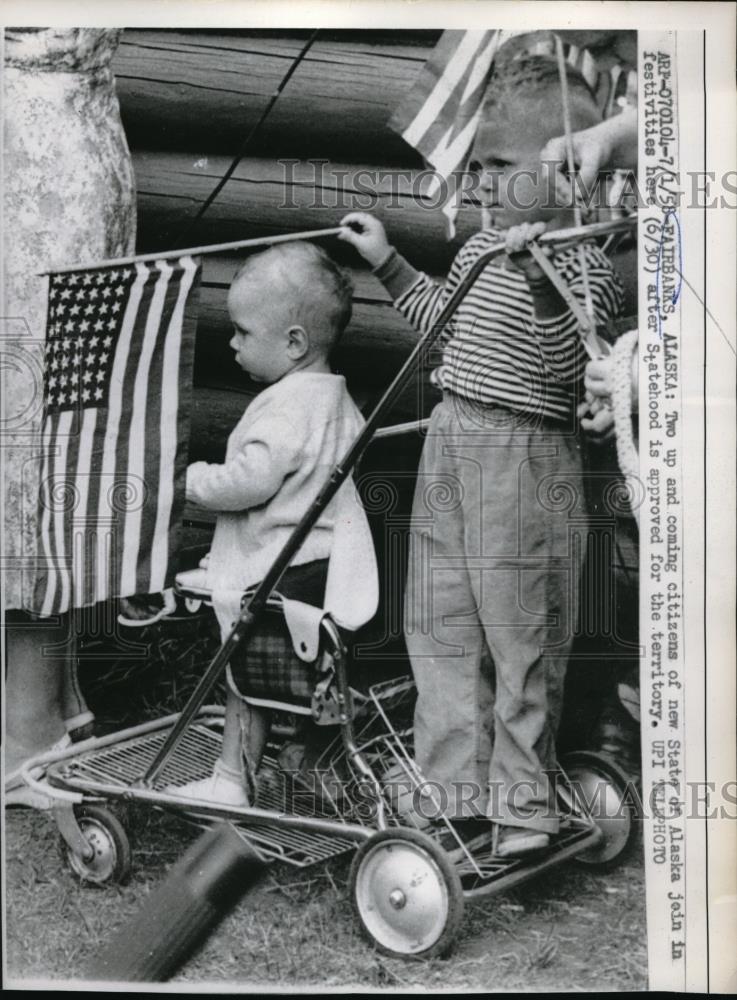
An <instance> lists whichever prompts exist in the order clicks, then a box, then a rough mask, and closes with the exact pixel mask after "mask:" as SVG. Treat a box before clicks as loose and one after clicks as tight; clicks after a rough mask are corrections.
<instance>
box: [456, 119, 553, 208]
mask: <svg viewBox="0 0 737 1000" xmlns="http://www.w3.org/2000/svg"><path fill="white" fill-rule="evenodd" d="M526 103H527V102H525V103H524V104H523V103H522V102H520V106H519V107H518V112H519V113H518V114H515V115H514V117H507V116H506V114H504V112H503V111H497V112H496V113H494V114H493V116H490V117H487V119H486V120H485V121H483V122H482V123H481V125H480V126H479V130H478V132H477V135H476V141H475V143H474V147H473V150H472V153H471V160H470V168H469V169H471V170H472V171H474V172H476V173H478V176H479V186H478V189H477V190H478V196H479V200H480V201H481V204H482V205H483V206H484V207H485V208H487V209H488V210H489V212H490V215H491V220H492V225H494V226H499V227H501V228H508V227H509V226H514V225H518V224H519V223H522V222H538V221H540V220H543V219H544V220H548V219H550V218H552V216H554V215H557V214H558V213H559V211H560V209H559V208H558V207H557V206H556V205H555V201H554V197H553V189H552V183H551V177H550V174H549V172H548V169H547V168H546V167H544V166H543V165H542V164H541V163H540V150H541V149H542V148H543V146H544V145H545V143H546V142H547V141H548V139H552V138H554V137H555V136H557V135H559V134H560V129H559V127H558V123H557V122H552V123H551V122H549V121H545V118H544V115H542V114H541V109H540V108H535V107H534V105H532V104H530V105H529V106H527V107H525V104H526Z"/></svg>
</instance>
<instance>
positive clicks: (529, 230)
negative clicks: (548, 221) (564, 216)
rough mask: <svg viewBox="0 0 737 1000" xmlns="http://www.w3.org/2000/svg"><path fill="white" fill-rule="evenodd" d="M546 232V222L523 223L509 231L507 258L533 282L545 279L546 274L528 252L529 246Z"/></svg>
mask: <svg viewBox="0 0 737 1000" xmlns="http://www.w3.org/2000/svg"><path fill="white" fill-rule="evenodd" d="M544 232H545V223H544V222H532V223H530V222H523V223H522V225H520V226H512V227H511V229H508V230H507V238H506V251H507V257H509V260H510V261H511V262H512V264H514V266H515V267H517V268H519V270H520V271H522V272H524V274H525V276H526V277H527V278H530V279H533V280H539V279H540V278H542V277H544V276H545V272H544V271H543V269H542V268H541V267H540V265H539V264H538V263H537V261H536V260H535V259H534V258H533V256H532V254H531V253H530V252H529V250H527V244H528V243H531V242H532V240H534V239H537V237H538V236H540V235H541V234H542V233H544Z"/></svg>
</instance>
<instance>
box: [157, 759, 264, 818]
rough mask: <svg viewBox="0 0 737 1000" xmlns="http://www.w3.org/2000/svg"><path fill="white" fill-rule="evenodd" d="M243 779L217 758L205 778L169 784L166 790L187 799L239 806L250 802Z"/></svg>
mask: <svg viewBox="0 0 737 1000" xmlns="http://www.w3.org/2000/svg"><path fill="white" fill-rule="evenodd" d="M244 781H245V779H244V776H243V775H242V774H241V773H239V772H238V771H235V770H233V769H232V768H230V767H228V766H227V765H226V764H224V763H223V762H222V760H219V759H218V760H217V761H215V766H214V768H213V770H212V774H211V775H209V776H208V777H207V778H202V779H200V780H199V781H190V782H188V783H187V784H186V785H169V786H168V787H167V789H166V790H167V792H171V793H172V794H173V795H182V796H186V797H187V798H188V799H198V800H200V801H201V802H210V803H213V804H215V805H219V806H235V807H236V808H240V807H241V806H249V805H250V804H251V803H250V801H249V799H248V792H247V791H246V788H245V784H244Z"/></svg>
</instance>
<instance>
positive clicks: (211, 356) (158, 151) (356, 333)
mask: <svg viewBox="0 0 737 1000" xmlns="http://www.w3.org/2000/svg"><path fill="white" fill-rule="evenodd" d="M439 34H440V33H439V32H437V31H427V32H417V31H404V32H403V31H393V32H390V31H360V32H358V31H340V32H335V31H333V32H328V31H326V32H324V33H321V35H320V36H319V37H318V38H317V40H316V41H315V43H314V44H313V46H312V48H311V49H310V51H309V53H308V55H307V57H306V58H305V60H304V61H303V62H302V64H301V65H300V66H299V67H298V69H297V70H296V72H295V73H294V76H293V77H292V79H291V80H290V81H289V83H288V84H287V86H286V87H285V89H284V91H283V92H282V94H281V96H280V97H279V99H278V101H277V102H276V104H275V106H274V108H273V110H272V112H271V113H270V115H269V117H268V118H267V120H266V122H265V124H264V126H263V128H262V129H260V131H259V132H258V135H257V137H256V139H255V141H254V142H253V143H252V144H251V146H250V147H249V149H248V153H247V156H246V158H244V159H243V160H242V161H241V163H240V164H239V166H238V167H237V169H236V171H235V174H234V176H233V177H232V178H231V179H230V181H229V182H228V183H227V185H226V186H225V188H224V189H223V191H222V192H221V193H220V194H219V195H218V197H217V199H216V200H215V201H214V203H213V204H212V205H211V206H210V207H209V209H208V210H207V212H206V214H205V215H204V217H203V218H202V219H201V220H200V221H199V222H198V223H197V224H196V225H195V226H194V227H193V228H191V229H189V230H188V231H187V227H188V224H189V223H190V222H191V220H192V219H193V218H194V216H195V215H196V213H197V210H198V209H199V207H200V206H201V205H202V203H203V202H204V200H205V199H206V198H207V196H208V195H209V194H210V192H211V191H212V189H213V188H214V186H215V185H216V183H217V182H218V181H219V180H220V178H221V177H222V175H223V174H224V173H225V171H226V169H227V168H228V166H229V164H230V162H231V160H232V157H233V156H234V154H235V153H236V151H237V150H238V148H239V147H240V145H241V143H242V142H243V139H244V136H245V135H247V134H248V132H249V130H250V129H251V128H252V127H253V126H254V124H255V123H256V121H257V120H258V118H259V116H260V115H261V113H262V111H263V108H264V107H265V105H266V103H267V101H268V99H269V97H270V96H271V95H272V93H273V92H274V90H275V88H276V86H277V85H278V83H279V81H280V80H281V78H282V77H283V75H284V73H285V72H286V71H287V69H288V68H289V66H290V64H291V62H292V61H293V60H294V58H295V56H296V55H297V54H298V52H299V51H300V49H301V47H302V46H303V45H304V42H305V40H306V38H307V37H308V35H309V32H307V31H292V32H284V31H281V32H265V31H208V30H200V31H172V30H127V31H126V32H125V34H124V36H123V39H122V42H121V45H120V47H119V50H118V53H117V56H116V60H115V63H114V67H113V68H114V72H115V74H116V80H117V90H118V95H119V99H120V104H121V112H122V117H123V122H124V125H125V128H126V133H127V136H128V140H129V144H130V147H131V151H132V154H133V159H134V165H135V171H136V181H137V188H138V212H139V217H138V250H139V251H140V252H149V251H155V250H159V249H161V250H163V249H167V250H170V249H172V248H176V247H178V246H191V245H195V244H197V245H199V244H207V243H220V242H224V241H230V240H238V239H247V238H251V237H258V236H268V235H274V234H278V233H285V232H298V231H300V230H307V229H317V228H321V227H328V226H335V225H337V223H338V222H339V220H340V219H341V217H342V216H343V215H344V214H345V212H346V211H349V210H351V209H356V208H366V207H368V206H369V205H370V206H371V208H372V210H374V211H375V212H376V214H377V215H378V216H379V217H380V218H381V219H382V221H383V222H384V224H385V226H386V228H387V232H388V236H389V239H390V241H391V242H393V243H394V244H395V245H396V246H397V247H398V248H399V250H400V251H401V252H403V253H404V254H405V255H406V256H407V257H408V258H409V259H410V260H411V261H412V262H413V263H414V264H415V265H416V266H418V267H420V268H422V269H424V270H425V271H427V272H428V273H429V274H431V275H438V276H439V275H443V274H445V273H446V272H447V269H448V266H449V264H450V262H451V260H452V258H453V256H454V254H455V253H456V251H457V250H458V248H459V247H460V245H461V244H462V243H463V242H464V241H465V240H466V239H467V238H468V237H469V236H470V235H471V233H473V232H475V231H476V230H477V229H478V227H479V219H478V215H477V213H476V211H475V210H473V209H471V208H467V209H464V210H463V211H462V212H461V216H460V218H459V222H458V232H457V237H456V239H455V240H454V241H451V242H449V241H447V240H446V238H445V226H444V220H443V217H442V215H441V213H440V211H439V210H438V209H436V210H429V209H428V207H427V205H426V204H424V203H423V202H422V199H421V197H420V196H419V195H418V193H417V191H418V186H417V177H418V175H419V174H420V173H421V172H422V170H423V164H422V161H421V159H420V158H419V156H418V155H417V154H416V153H415V152H414V150H412V149H411V148H410V147H408V146H407V145H406V144H405V143H404V142H403V141H402V140H401V139H400V138H399V137H398V136H397V135H395V133H393V132H392V131H391V130H390V129H389V128H388V127H387V121H388V119H389V117H390V115H391V113H392V111H393V110H394V108H395V107H396V106H397V104H398V103H399V102H400V101H401V99H402V98H403V97H404V95H405V94H406V93H407V91H408V90H409V88H410V87H411V86H412V84H413V83H414V81H415V80H416V78H417V75H418V73H419V72H420V70H421V68H422V66H423V64H424V62H425V61H426V59H427V58H428V56H429V54H430V52H431V51H432V48H433V46H434V45H435V43H436V41H437V39H438V37H439ZM377 170H378V171H382V172H383V173H384V176H383V177H381V176H380V177H379V179H378V182H375V181H374V180H373V179H370V178H372V177H373V175H374V173H375V172H376V171H377ZM392 173H393V175H394V176H393V177H392V176H391V174H392ZM397 178H399V179H397ZM185 237H186V238H185ZM325 245H326V248H327V249H329V251H330V252H331V253H333V255H334V256H336V257H337V258H338V259H340V260H341V262H342V263H344V264H346V265H347V266H349V267H350V269H351V271H352V273H353V278H354V286H355V294H354V309H353V319H352V321H351V324H350V327H349V329H348V330H347V332H346V334H345V336H344V338H343V340H342V342H341V344H340V345H339V347H338V348H337V349H336V352H335V357H334V366H335V368H336V370H337V371H341V372H343V373H344V374H345V375H346V378H347V380H348V384H349V387H350V389H351V391H352V393H353V395H354V397H355V398H356V400H357V402H358V403H359V405H360V406H362V408H364V410H365V409H366V408H367V407H368V406H369V405H370V403H371V401H372V400H374V399H375V398H377V396H378V394H379V393H380V392H381V390H382V389H383V388H385V386H386V385H387V384H388V382H389V381H390V379H391V377H392V376H393V375H394V374H395V372H396V371H397V370H398V368H399V367H400V365H401V364H402V362H403V360H404V358H405V357H406V356H407V354H408V353H409V351H410V350H411V347H412V345H413V344H414V343H415V342H416V335H415V333H414V332H413V330H412V328H411V327H410V326H409V324H408V323H407V322H406V321H405V320H404V319H403V317H401V316H400V315H399V314H398V313H397V312H396V311H395V310H394V309H393V307H392V305H391V302H390V301H389V298H388V296H387V294H386V292H385V291H384V289H383V288H382V286H381V285H380V283H379V282H378V281H377V280H376V279H375V278H374V277H373V275H371V273H370V271H369V270H368V269H367V268H365V267H363V266H362V262H361V261H360V260H359V259H358V255H357V254H356V253H355V251H353V249H352V248H350V247H347V246H345V245H344V244H340V243H339V242H338V241H337V240H335V239H331V240H329V241H328V242H326V244H325ZM238 263H239V258H237V257H233V256H205V258H204V264H203V282H202V292H201V310H200V317H199V323H198V332H197V345H196V360H195V394H194V406H193V413H192V436H191V444H190V459H191V460H193V461H194V460H198V459H209V460H218V459H220V458H221V456H222V454H223V452H224V447H225V440H226V438H227V435H228V433H229V431H230V430H231V429H232V427H233V426H234V424H235V423H236V422H237V420H238V419H239V417H240V416H241V414H242V412H243V409H244V408H245V406H246V405H247V404H248V402H249V400H250V399H251V398H252V397H253V395H254V393H255V391H256V389H255V387H254V386H253V385H250V384H249V383H248V381H247V380H246V379H245V378H244V376H243V373H242V372H241V371H240V370H239V369H238V368H237V367H236V366H235V364H234V363H233V360H232V352H231V351H230V349H229V348H228V346H227V345H228V340H229V339H230V335H231V332H230V326H229V321H228V317H227V312H226V309H225V293H226V290H227V287H228V285H229V283H230V281H231V279H232V276H233V274H234V272H235V270H236V268H237V266H238ZM634 266H635V264H634V255H633V253H632V252H631V251H629V252H628V253H626V254H622V255H620V257H619V259H618V267H619V270H620V272H621V273H622V274H623V275H624V276H625V278H626V279H627V280H626V284H627V286H628V312H632V313H634V312H635V309H636V306H635V301H636V293H635V287H634V279H633V275H634ZM436 399H437V395H436V393H435V390H434V389H432V388H431V387H430V386H429V384H428V381H427V372H425V373H423V374H422V375H421V376H420V377H419V378H418V379H417V380H416V381H415V383H414V384H413V385H412V386H411V387H410V389H409V390H408V391H407V392H405V394H404V395H403V397H402V398H401V400H400V401H399V403H398V405H397V407H396V408H395V411H394V413H393V414H392V417H391V420H390V421H389V422H390V423H394V422H399V421H402V420H410V419H414V418H416V417H418V416H426V415H428V414H429V411H430V410H431V408H432V405H433V403H434V402H435V400H436ZM420 447H421V441H420V440H419V439H418V437H417V436H416V435H415V436H408V437H403V438H401V439H394V440H392V441H391V442H384V443H378V442H377V443H376V444H375V445H373V446H371V447H370V449H369V451H368V452H367V455H366V457H365V459H364V461H363V463H362V466H361V470H360V476H361V480H362V492H363V495H364V500H365V502H366V505H367V508H368V510H369V515H370V518H371V520H372V526H373V528H374V531H375V539H376V542H377V550H378V553H379V558H380V563H381V572H382V577H383V586H384V592H385V604H384V611H383V614H382V615H381V616H380V620H378V621H377V622H376V623H375V624H374V629H373V632H372V635H371V636H370V637H369V639H368V640H367V643H368V646H370V647H371V649H370V650H368V649H367V650H366V656H367V657H368V658H369V659H371V660H372V662H376V663H388V664H389V665H390V666H391V664H394V667H396V663H395V660H396V658H397V657H398V656H401V653H402V643H401V640H400V639H399V638H398V636H399V633H400V632H401V592H402V586H403V578H404V562H405V555H404V546H405V545H406V534H407V525H408V523H409V511H410V505H411V495H412V489H413V483H414V470H415V469H416V465H417V459H418V456H419V451H420ZM607 461H611V455H610V456H609V458H608V459H607ZM188 516H189V519H190V521H193V522H194V526H193V527H192V528H191V530H190V532H189V534H188V546H190V547H191V548H192V549H193V550H194V549H195V548H197V547H199V548H203V547H206V545H207V541H208V538H209V532H210V530H211V529H210V528H209V527H207V523H208V522H211V518H209V517H206V516H203V515H202V513H201V512H199V513H198V512H196V511H191V510H190V511H189V512H188ZM190 555H193V552H192V553H190ZM616 558H617V560H619V561H620V562H624V563H628V564H629V568H630V570H632V568H633V567H635V565H636V554H635V553H634V550H633V549H632V546H631V545H630V546H629V548H628V550H627V552H626V553H625V554H624V555H622V554H621V553H620V555H618V556H617V557H616ZM385 636H388V638H382V637H385Z"/></svg>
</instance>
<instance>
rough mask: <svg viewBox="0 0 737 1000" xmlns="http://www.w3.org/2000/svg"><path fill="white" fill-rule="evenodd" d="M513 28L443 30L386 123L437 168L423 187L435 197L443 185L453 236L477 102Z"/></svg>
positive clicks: (475, 124) (478, 113)
mask: <svg viewBox="0 0 737 1000" xmlns="http://www.w3.org/2000/svg"><path fill="white" fill-rule="evenodd" d="M516 34H519V32H516V31H444V32H443V34H442V35H441V37H440V41H439V42H438V44H437V45H436V46H435V49H434V50H433V53H432V55H431V56H430V58H429V59H428V61H427V62H426V63H425V65H424V67H423V68H422V71H421V73H420V76H419V78H418V80H417V82H416V83H415V85H414V86H413V88H412V89H411V90H410V92H409V94H408V95H407V97H406V98H405V100H404V101H402V103H401V104H400V105H399V107H398V108H397V109H396V111H395V112H394V114H393V115H392V117H391V119H390V121H389V125H390V127H391V128H393V129H394V131H395V132H399V134H400V135H401V136H402V138H403V139H404V141H405V142H407V143H409V145H410V146H412V147H414V149H416V150H417V151H418V152H419V153H421V154H422V156H423V157H424V158H425V160H426V161H427V162H428V163H429V164H430V166H431V167H433V168H434V170H435V177H434V178H433V180H432V182H431V183H430V184H429V185H428V187H427V188H426V190H425V196H426V197H427V198H432V199H435V198H436V196H437V193H438V191H439V190H440V188H441V185H442V186H445V189H446V191H447V199H446V201H445V203H444V205H443V209H442V210H443V213H444V214H445V216H446V219H447V221H448V231H449V234H450V235H451V236H452V235H453V233H454V230H455V220H456V216H457V215H458V209H459V207H460V206H459V204H458V202H459V200H460V193H461V189H462V180H463V172H464V171H465V170H466V167H467V165H468V158H469V154H470V152H471V147H472V145H473V141H474V138H475V137H476V130H477V128H478V124H479V118H480V116H481V105H482V103H483V100H484V94H485V92H486V86H487V83H488V80H489V74H490V73H491V67H492V65H493V62H494V56H495V55H496V53H497V50H498V49H499V47H500V46H501V45H503V44H504V42H505V41H507V39H508V38H511V37H512V36H513V35H516Z"/></svg>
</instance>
